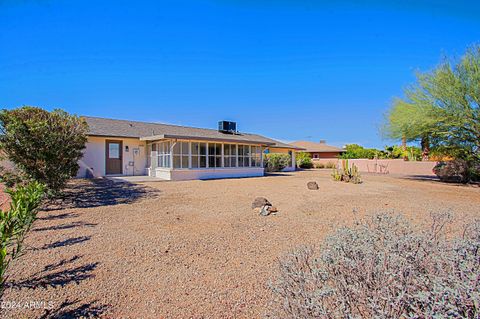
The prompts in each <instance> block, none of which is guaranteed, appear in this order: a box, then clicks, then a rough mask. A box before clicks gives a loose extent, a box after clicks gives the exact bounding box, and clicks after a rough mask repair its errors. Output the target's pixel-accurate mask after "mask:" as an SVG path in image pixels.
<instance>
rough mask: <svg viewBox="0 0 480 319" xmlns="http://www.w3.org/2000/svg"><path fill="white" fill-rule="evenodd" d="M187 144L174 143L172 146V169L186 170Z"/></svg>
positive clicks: (188, 146)
mask: <svg viewBox="0 0 480 319" xmlns="http://www.w3.org/2000/svg"><path fill="white" fill-rule="evenodd" d="M189 149H190V144H189V143H188V142H176V143H175V144H173V168H188V153H189Z"/></svg>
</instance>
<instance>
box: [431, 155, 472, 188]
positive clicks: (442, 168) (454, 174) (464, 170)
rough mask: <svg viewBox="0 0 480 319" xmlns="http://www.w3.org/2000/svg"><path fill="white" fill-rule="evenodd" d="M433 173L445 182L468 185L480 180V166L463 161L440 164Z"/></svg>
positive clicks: (457, 160)
mask: <svg viewBox="0 0 480 319" xmlns="http://www.w3.org/2000/svg"><path fill="white" fill-rule="evenodd" d="M433 172H434V173H435V174H436V175H437V176H438V177H439V178H440V180H441V181H443V182H457V183H467V182H469V181H478V180H480V165H474V164H472V163H469V162H467V161H465V160H461V159H456V160H451V161H444V162H440V163H438V164H437V165H435V167H434V168H433Z"/></svg>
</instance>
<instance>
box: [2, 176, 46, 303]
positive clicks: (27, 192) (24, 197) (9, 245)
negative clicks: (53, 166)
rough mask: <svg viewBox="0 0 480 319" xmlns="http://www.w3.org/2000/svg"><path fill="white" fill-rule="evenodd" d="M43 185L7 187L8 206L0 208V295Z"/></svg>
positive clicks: (34, 216)
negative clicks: (5, 208) (7, 207)
mask: <svg viewBox="0 0 480 319" xmlns="http://www.w3.org/2000/svg"><path fill="white" fill-rule="evenodd" d="M44 189H45V188H44V186H43V185H42V184H40V183H38V182H32V183H29V184H27V185H25V186H18V187H17V188H16V189H8V190H7V193H8V194H9V195H10V200H11V201H10V208H9V209H8V210H6V211H3V210H1V209H0V239H1V243H0V296H1V294H2V292H3V288H4V283H5V280H6V272H7V270H8V267H9V266H10V263H11V262H12V261H13V260H15V259H16V258H18V257H19V256H20V255H21V253H22V244H23V240H24V238H25V236H26V234H27V233H28V231H29V230H30V228H31V226H32V224H33V222H34V221H35V219H36V218H37V208H38V206H39V205H40V203H41V201H42V199H43V197H44Z"/></svg>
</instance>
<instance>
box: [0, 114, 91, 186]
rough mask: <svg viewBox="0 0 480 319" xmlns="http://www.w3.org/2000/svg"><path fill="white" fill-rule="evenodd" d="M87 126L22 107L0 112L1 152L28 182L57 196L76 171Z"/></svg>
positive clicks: (78, 120)
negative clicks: (43, 185) (56, 193)
mask: <svg viewBox="0 0 480 319" xmlns="http://www.w3.org/2000/svg"><path fill="white" fill-rule="evenodd" d="M86 133H87V124H86V123H85V121H84V120H83V119H81V118H80V117H78V116H73V115H70V114H68V113H66V112H64V111H62V110H54V111H52V112H48V111H46V110H43V109H41V108H37V107H30V106H24V107H21V108H17V109H13V110H2V111H0V150H1V151H2V153H3V154H4V156H5V157H6V158H7V159H8V160H9V161H11V162H13V163H14V164H15V168H16V169H17V170H18V171H19V172H20V173H22V175H23V176H25V177H26V178H28V179H32V180H36V181H39V182H41V183H43V184H45V185H46V187H47V189H48V190H49V191H52V192H54V193H55V192H58V191H59V190H61V189H62V188H63V187H64V186H65V183H66V181H67V180H68V179H69V178H71V177H73V176H75V175H76V173H77V171H78V160H79V159H80V158H81V157H82V150H83V149H84V148H85V143H86V141H87V138H86Z"/></svg>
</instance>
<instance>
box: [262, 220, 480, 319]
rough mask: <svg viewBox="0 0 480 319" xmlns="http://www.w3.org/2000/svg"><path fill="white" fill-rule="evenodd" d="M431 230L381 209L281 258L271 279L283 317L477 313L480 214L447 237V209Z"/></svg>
mask: <svg viewBox="0 0 480 319" xmlns="http://www.w3.org/2000/svg"><path fill="white" fill-rule="evenodd" d="M432 218H433V220H432V225H431V227H430V228H429V229H428V230H419V229H417V228H415V227H413V226H412V225H411V224H410V223H409V222H407V221H406V219H405V218H403V217H402V216H401V215H392V214H376V215H374V216H373V217H371V218H367V219H365V220H362V221H359V222H357V223H355V225H354V226H353V227H341V228H339V229H337V230H336V232H335V233H334V234H332V235H330V236H329V237H327V238H326V240H325V241H324V242H323V244H322V245H321V247H320V248H321V249H315V248H312V247H302V248H299V249H297V250H295V251H293V252H292V253H290V254H289V255H287V256H286V257H285V258H284V259H282V260H281V261H280V275H279V277H278V278H277V279H276V281H275V282H274V283H273V284H271V288H272V290H273V292H274V295H275V296H276V298H275V303H274V305H275V307H274V309H275V310H276V311H275V316H276V317H283V318H452V317H455V318H478V317H479V316H480V309H479V306H480V289H479V279H478V278H480V220H477V221H475V222H473V223H471V224H470V225H469V226H468V227H466V228H465V230H464V232H463V233H462V235H461V236H458V237H454V238H451V237H449V238H447V236H446V230H445V229H446V227H447V226H448V224H449V223H450V222H451V217H450V215H449V214H435V215H432Z"/></svg>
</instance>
